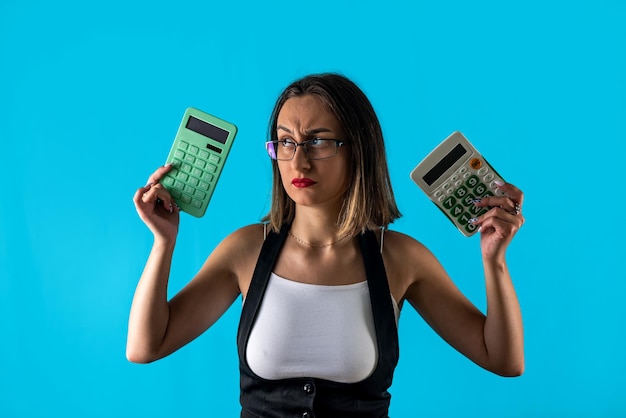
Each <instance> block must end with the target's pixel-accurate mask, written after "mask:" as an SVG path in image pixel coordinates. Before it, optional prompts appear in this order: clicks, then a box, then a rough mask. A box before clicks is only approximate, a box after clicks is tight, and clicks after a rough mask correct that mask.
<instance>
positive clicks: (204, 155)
mask: <svg viewBox="0 0 626 418" xmlns="http://www.w3.org/2000/svg"><path fill="white" fill-rule="evenodd" d="M198 157H200V158H202V159H203V160H206V159H207V158H209V152H208V151H205V150H200V153H198Z"/></svg>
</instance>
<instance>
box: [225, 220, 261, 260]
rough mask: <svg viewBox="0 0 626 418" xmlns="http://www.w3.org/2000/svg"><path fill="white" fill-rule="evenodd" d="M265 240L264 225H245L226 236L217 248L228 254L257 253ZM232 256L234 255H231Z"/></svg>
mask: <svg viewBox="0 0 626 418" xmlns="http://www.w3.org/2000/svg"><path fill="white" fill-rule="evenodd" d="M264 239H265V232H264V225H263V224H261V223H258V224H252V225H247V226H244V227H242V228H239V229H237V230H235V231H234V232H232V233H231V234H230V235H228V236H227V237H226V238H224V240H223V241H222V242H221V243H220V245H219V247H222V248H223V249H224V250H226V251H228V252H229V253H239V254H249V253H251V252H253V253H254V252H256V253H258V252H259V251H260V250H261V246H262V245H263V241H264ZM232 255H234V254H232Z"/></svg>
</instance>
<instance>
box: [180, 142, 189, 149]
mask: <svg viewBox="0 0 626 418" xmlns="http://www.w3.org/2000/svg"><path fill="white" fill-rule="evenodd" d="M188 146H189V143H188V142H185V141H180V145H179V147H178V148H181V149H185V150H186V149H187V147H188Z"/></svg>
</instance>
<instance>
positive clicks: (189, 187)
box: [183, 184, 195, 194]
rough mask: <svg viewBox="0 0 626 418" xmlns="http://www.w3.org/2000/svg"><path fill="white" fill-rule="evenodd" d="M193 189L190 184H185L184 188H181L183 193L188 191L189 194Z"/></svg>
mask: <svg viewBox="0 0 626 418" xmlns="http://www.w3.org/2000/svg"><path fill="white" fill-rule="evenodd" d="M194 191H195V189H194V188H193V187H191V186H190V185H188V184H187V185H185V188H184V189H183V192H185V193H189V194H193V192H194Z"/></svg>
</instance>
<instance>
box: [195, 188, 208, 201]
mask: <svg viewBox="0 0 626 418" xmlns="http://www.w3.org/2000/svg"><path fill="white" fill-rule="evenodd" d="M195 196H196V197H197V198H198V199H200V200H204V198H205V197H206V193H204V192H203V191H202V190H196V194H195Z"/></svg>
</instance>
